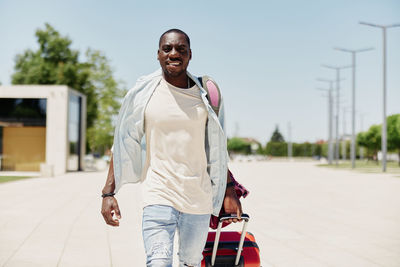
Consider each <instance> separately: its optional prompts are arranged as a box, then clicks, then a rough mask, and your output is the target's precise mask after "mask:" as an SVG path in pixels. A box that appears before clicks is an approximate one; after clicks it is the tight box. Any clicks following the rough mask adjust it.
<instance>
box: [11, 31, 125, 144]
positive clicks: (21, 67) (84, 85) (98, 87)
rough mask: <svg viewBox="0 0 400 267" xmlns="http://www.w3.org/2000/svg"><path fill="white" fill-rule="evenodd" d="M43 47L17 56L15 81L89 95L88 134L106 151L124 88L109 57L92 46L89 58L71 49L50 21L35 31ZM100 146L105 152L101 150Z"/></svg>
mask: <svg viewBox="0 0 400 267" xmlns="http://www.w3.org/2000/svg"><path fill="white" fill-rule="evenodd" d="M35 36H36V39H37V42H38V44H39V48H38V49H37V50H31V49H27V50H25V51H24V52H23V53H21V54H18V55H17V56H16V57H15V66H14V70H15V72H14V74H13V75H12V77H11V80H12V83H13V84H58V85H67V86H69V87H71V88H73V89H75V90H77V91H79V92H81V93H83V94H85V95H86V97H87V115H86V119H87V121H86V125H87V137H88V139H87V140H88V141H89V144H90V149H91V150H92V151H97V152H103V151H104V149H106V148H109V147H110V146H111V144H112V123H111V122H112V118H113V116H114V115H116V114H117V112H118V109H119V101H118V98H119V97H121V96H122V94H123V90H121V89H119V88H120V84H119V83H118V82H117V81H116V80H115V79H114V78H113V71H112V69H111V68H110V66H109V63H108V59H107V58H106V57H105V56H104V55H103V54H102V53H101V52H99V51H95V50H91V49H89V50H88V51H87V52H86V57H87V61H80V60H79V51H78V50H74V49H72V48H71V43H72V41H71V39H69V38H68V37H66V36H62V35H61V34H60V33H59V32H58V31H57V30H55V29H54V28H53V27H52V26H51V25H50V24H48V23H46V24H45V27H44V29H38V30H37V31H36V33H35ZM99 149H100V150H101V151H99Z"/></svg>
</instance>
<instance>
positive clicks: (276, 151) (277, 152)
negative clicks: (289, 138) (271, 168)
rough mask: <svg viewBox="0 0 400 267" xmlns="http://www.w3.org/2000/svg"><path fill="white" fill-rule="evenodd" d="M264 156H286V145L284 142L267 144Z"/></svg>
mask: <svg viewBox="0 0 400 267" xmlns="http://www.w3.org/2000/svg"><path fill="white" fill-rule="evenodd" d="M265 154H266V155H269V156H275V157H286V156H287V143H285V142H272V141H270V142H268V143H267V145H266V146H265Z"/></svg>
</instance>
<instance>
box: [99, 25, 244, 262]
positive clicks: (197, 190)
mask: <svg viewBox="0 0 400 267" xmlns="http://www.w3.org/2000/svg"><path fill="white" fill-rule="evenodd" d="M157 58H158V60H159V62H160V65H161V70H158V71H156V72H155V73H152V74H150V75H148V76H145V77H142V78H140V79H139V80H138V81H137V83H136V85H135V87H134V88H133V89H131V90H130V91H129V92H128V94H127V95H126V96H125V98H124V102H123V104H122V107H121V110H120V114H119V117H118V122H117V126H116V129H115V135H114V147H113V157H112V160H111V164H110V169H109V173H108V177H107V181H106V184H105V186H104V188H103V194H102V197H103V203H102V214H103V217H104V220H105V221H106V223H107V224H109V225H112V226H118V225H119V220H120V219H121V213H120V211H119V208H118V202H117V200H116V198H115V197H114V195H115V193H116V192H117V191H118V190H119V188H120V187H121V186H122V185H123V184H124V183H128V182H133V183H135V182H141V183H142V186H141V188H142V197H143V223H142V233H143V240H144V245H145V249H146V255H147V266H172V258H173V242H174V235H175V232H176V231H177V232H178V235H179V264H180V266H200V262H201V259H202V251H203V248H204V245H205V242H206V238H207V233H208V226H209V221H210V215H211V214H213V215H215V216H218V214H219V211H220V210H221V207H222V205H223V207H224V209H225V212H227V213H235V214H238V216H239V217H240V215H241V213H242V209H241V205H240V202H239V200H238V199H237V197H236V194H235V191H234V189H233V187H231V186H230V185H231V184H232V183H230V178H229V176H228V175H227V161H228V158H227V153H226V136H225V134H224V131H223V128H224V112H223V105H221V108H220V110H219V112H218V115H217V114H216V113H215V112H214V111H213V109H212V107H211V106H210V104H209V102H208V100H207V97H206V91H205V90H204V89H203V88H202V85H201V83H200V82H199V80H198V79H197V77H196V76H193V75H191V74H190V73H189V72H188V71H187V67H188V65H189V61H190V60H191V58H192V51H191V49H190V39H189V37H188V35H187V34H186V33H184V32H183V31H181V30H178V29H171V30H168V31H166V32H165V33H163V34H162V35H161V37H160V41H159V48H158V52H157ZM143 142H145V145H144V143H143ZM141 144H142V145H141ZM143 148H145V150H146V157H143V158H142V154H143V153H142V150H143ZM142 162H144V165H143V164H142ZM227 185H228V186H227ZM113 216H115V217H113Z"/></svg>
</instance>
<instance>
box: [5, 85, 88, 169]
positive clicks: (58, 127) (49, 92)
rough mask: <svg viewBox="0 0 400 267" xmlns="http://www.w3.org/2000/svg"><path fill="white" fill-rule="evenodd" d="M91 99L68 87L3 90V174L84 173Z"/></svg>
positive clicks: (13, 87) (41, 86) (21, 87)
mask: <svg viewBox="0 0 400 267" xmlns="http://www.w3.org/2000/svg"><path fill="white" fill-rule="evenodd" d="M85 132H86V96H85V95H83V94H81V93H79V92H77V91H75V90H73V89H71V88H68V87H67V86H63V85H13V86H0V171H41V172H42V174H43V175H46V176H53V175H60V174H63V173H65V172H66V171H77V170H81V169H82V168H83V156H84V155H85V143H86V142H85V140H86V136H85Z"/></svg>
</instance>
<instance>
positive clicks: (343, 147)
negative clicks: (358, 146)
mask: <svg viewBox="0 0 400 267" xmlns="http://www.w3.org/2000/svg"><path fill="white" fill-rule="evenodd" d="M348 110H349V107H343V142H342V159H343V161H345V160H346V148H347V146H346V114H347V111H348Z"/></svg>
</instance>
